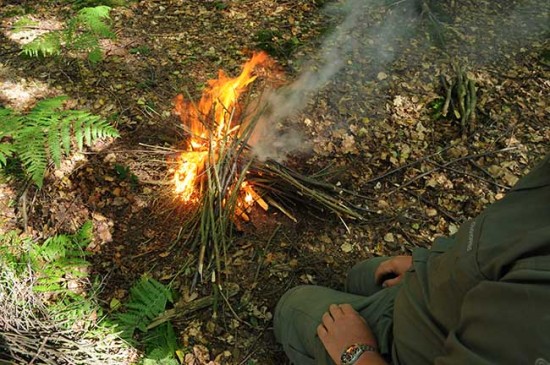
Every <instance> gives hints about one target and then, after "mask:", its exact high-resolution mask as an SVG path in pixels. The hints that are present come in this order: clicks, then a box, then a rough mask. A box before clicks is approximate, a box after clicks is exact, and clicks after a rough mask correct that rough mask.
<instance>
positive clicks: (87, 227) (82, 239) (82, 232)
mask: <svg viewBox="0 0 550 365" xmlns="http://www.w3.org/2000/svg"><path fill="white" fill-rule="evenodd" d="M93 231H94V224H93V222H92V221H91V220H88V221H86V222H84V224H83V225H82V227H80V229H79V230H78V232H77V233H76V234H75V235H73V236H72V239H73V242H74V243H75V244H76V245H77V246H78V247H81V248H85V247H87V246H88V245H89V244H90V242H92V239H93V237H94V232H93Z"/></svg>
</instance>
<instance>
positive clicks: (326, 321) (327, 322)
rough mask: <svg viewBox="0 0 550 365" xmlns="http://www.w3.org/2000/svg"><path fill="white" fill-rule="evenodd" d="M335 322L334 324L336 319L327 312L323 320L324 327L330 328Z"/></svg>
mask: <svg viewBox="0 0 550 365" xmlns="http://www.w3.org/2000/svg"><path fill="white" fill-rule="evenodd" d="M333 322H334V318H332V316H331V315H330V313H329V312H325V314H323V318H322V323H323V325H325V327H328V326H330V325H331V324H332V323H333Z"/></svg>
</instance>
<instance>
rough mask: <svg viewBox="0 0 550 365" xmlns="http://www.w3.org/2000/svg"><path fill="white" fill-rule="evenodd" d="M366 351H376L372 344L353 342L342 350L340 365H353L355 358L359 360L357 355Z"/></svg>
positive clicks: (359, 355)
mask: <svg viewBox="0 0 550 365" xmlns="http://www.w3.org/2000/svg"><path fill="white" fill-rule="evenodd" d="M367 351H371V352H377V350H376V347H374V346H371V345H367V344H359V343H355V344H353V345H351V346H350V347H348V348H347V349H345V350H344V352H342V356H340V361H341V362H342V365H353V364H355V362H356V361H357V360H359V357H361V355H363V353H365V352H367Z"/></svg>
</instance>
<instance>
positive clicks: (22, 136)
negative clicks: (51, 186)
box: [14, 126, 48, 188]
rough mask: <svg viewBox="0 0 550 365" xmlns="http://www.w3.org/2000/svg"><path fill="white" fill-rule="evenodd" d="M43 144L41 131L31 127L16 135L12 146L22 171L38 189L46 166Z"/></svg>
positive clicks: (46, 160) (46, 159) (46, 158)
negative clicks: (22, 168)
mask: <svg viewBox="0 0 550 365" xmlns="http://www.w3.org/2000/svg"><path fill="white" fill-rule="evenodd" d="M37 132H38V133H37ZM45 143H46V140H45V138H44V136H43V135H42V133H41V131H40V130H39V129H37V128H32V126H31V127H27V128H25V129H24V130H22V131H20V132H19V133H18V136H17V139H16V140H15V144H14V146H15V149H16V151H17V153H18V155H19V158H20V159H21V162H22V163H23V167H24V169H25V170H26V172H27V173H28V174H29V176H30V177H31V179H32V181H33V182H34V183H35V184H36V185H37V186H38V187H39V188H41V187H42V184H43V182H44V173H45V171H46V167H47V166H48V156H47V153H46V149H45V148H44V145H45Z"/></svg>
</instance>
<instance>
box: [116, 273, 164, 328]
mask: <svg viewBox="0 0 550 365" xmlns="http://www.w3.org/2000/svg"><path fill="white" fill-rule="evenodd" d="M169 302H170V303H173V298H172V293H171V292H170V289H168V288H167V287H166V286H164V285H162V284H161V283H159V282H158V281H156V280H154V279H152V278H147V277H143V278H141V279H140V280H139V281H138V282H137V283H136V284H134V286H133V287H132V288H131V289H130V300H129V302H128V303H127V304H126V305H125V307H126V312H124V313H120V314H118V315H117V317H116V321H117V322H118V323H120V324H121V327H122V329H123V336H124V337H125V338H127V339H131V338H132V337H133V334H134V332H135V330H136V329H139V330H140V331H141V332H147V326H148V325H149V324H150V323H151V321H152V320H153V319H155V318H156V317H157V316H158V315H160V314H161V313H162V312H164V310H165V308H166V304H167V303H169Z"/></svg>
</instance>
